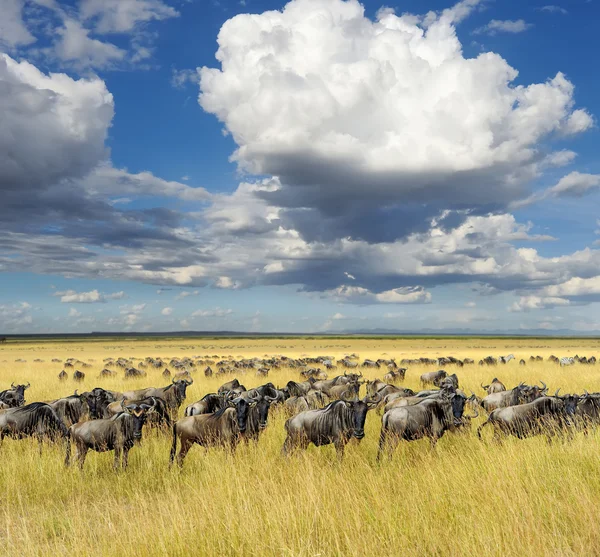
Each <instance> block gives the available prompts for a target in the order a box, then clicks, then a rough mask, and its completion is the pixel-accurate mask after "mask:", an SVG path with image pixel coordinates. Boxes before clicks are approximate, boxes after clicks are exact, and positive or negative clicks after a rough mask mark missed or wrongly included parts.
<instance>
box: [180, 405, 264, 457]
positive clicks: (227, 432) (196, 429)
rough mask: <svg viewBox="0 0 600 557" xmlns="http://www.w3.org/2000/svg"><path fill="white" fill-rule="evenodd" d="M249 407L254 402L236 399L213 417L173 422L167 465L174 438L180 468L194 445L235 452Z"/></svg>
mask: <svg viewBox="0 0 600 557" xmlns="http://www.w3.org/2000/svg"><path fill="white" fill-rule="evenodd" d="M252 404H256V403H255V402H254V403H252V402H248V401H247V400H245V399H244V398H242V397H237V398H235V399H233V400H232V401H230V402H229V404H228V405H227V406H225V407H224V408H222V409H221V410H219V411H217V412H215V413H214V414H198V415H194V416H188V417H185V418H182V419H181V420H179V421H177V422H175V424H174V425H173V444H172V446H171V454H170V464H171V465H172V464H173V461H174V460H175V453H176V452H177V440H178V439H179V442H180V448H179V453H178V454H177V464H178V465H179V466H180V467H181V466H182V465H183V460H184V459H185V457H186V455H187V453H188V452H189V450H190V449H191V447H192V445H194V443H197V444H198V445H202V446H204V447H213V446H223V447H228V448H229V449H230V450H231V451H235V448H236V446H237V444H238V443H239V441H240V438H241V435H242V434H243V433H244V432H245V431H246V427H247V420H248V412H249V411H250V407H251V406H252Z"/></svg>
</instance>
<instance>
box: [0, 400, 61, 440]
mask: <svg viewBox="0 0 600 557" xmlns="http://www.w3.org/2000/svg"><path fill="white" fill-rule="evenodd" d="M66 436H67V427H66V426H65V424H64V423H63V422H62V420H61V419H60V418H59V416H58V414H57V413H56V411H55V410H54V409H53V408H52V407H51V406H49V405H48V404H46V403H44V402H33V403H32V404H28V405H27V406H20V407H17V408H9V409H8V410H3V411H2V412H0V445H1V444H2V441H3V440H4V438H5V437H11V438H12V439H23V438H25V437H35V438H36V439H38V441H39V443H40V451H41V450H42V442H43V440H44V439H50V440H52V441H55V440H57V439H59V438H61V437H62V438H64V437H66Z"/></svg>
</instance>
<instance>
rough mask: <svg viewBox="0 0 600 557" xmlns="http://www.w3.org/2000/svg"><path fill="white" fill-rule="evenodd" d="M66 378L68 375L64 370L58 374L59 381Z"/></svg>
mask: <svg viewBox="0 0 600 557" xmlns="http://www.w3.org/2000/svg"><path fill="white" fill-rule="evenodd" d="M68 378H69V374H68V373H67V372H66V371H65V370H64V369H63V370H62V371H61V372H60V373H59V374H58V380H59V381H66V380H67V379H68Z"/></svg>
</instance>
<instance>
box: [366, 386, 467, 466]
mask: <svg viewBox="0 0 600 557" xmlns="http://www.w3.org/2000/svg"><path fill="white" fill-rule="evenodd" d="M466 400H467V399H466V397H464V396H462V395H460V394H457V393H448V392H443V393H442V394H441V395H440V396H439V397H436V398H425V399H423V400H422V401H421V402H419V403H418V404H414V405H412V406H401V407H397V408H392V409H391V410H389V411H388V412H386V413H385V414H384V415H383V419H382V422H381V423H382V425H381V437H380V439H379V451H378V453H377V460H379V459H380V458H381V453H382V452H383V450H384V449H387V450H388V451H389V454H391V452H392V450H393V449H394V448H395V446H396V445H397V444H398V442H399V441H400V440H405V441H415V440H417V439H423V438H424V437H428V438H429V440H430V442H431V445H432V446H434V445H435V444H436V442H437V441H438V439H440V438H441V437H442V436H443V435H444V433H445V432H446V431H447V430H449V429H453V428H455V427H458V426H460V425H461V424H462V417H463V412H464V408H465V402H466Z"/></svg>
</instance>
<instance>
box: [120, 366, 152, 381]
mask: <svg viewBox="0 0 600 557" xmlns="http://www.w3.org/2000/svg"><path fill="white" fill-rule="evenodd" d="M146 375H147V373H146V372H145V371H143V370H141V369H136V368H135V367H128V368H127V369H125V379H134V378H136V377H146Z"/></svg>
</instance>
